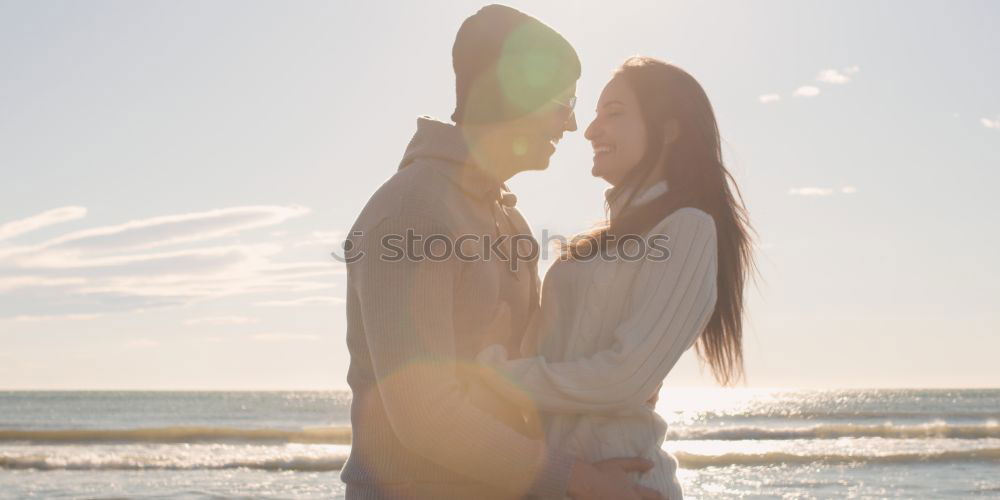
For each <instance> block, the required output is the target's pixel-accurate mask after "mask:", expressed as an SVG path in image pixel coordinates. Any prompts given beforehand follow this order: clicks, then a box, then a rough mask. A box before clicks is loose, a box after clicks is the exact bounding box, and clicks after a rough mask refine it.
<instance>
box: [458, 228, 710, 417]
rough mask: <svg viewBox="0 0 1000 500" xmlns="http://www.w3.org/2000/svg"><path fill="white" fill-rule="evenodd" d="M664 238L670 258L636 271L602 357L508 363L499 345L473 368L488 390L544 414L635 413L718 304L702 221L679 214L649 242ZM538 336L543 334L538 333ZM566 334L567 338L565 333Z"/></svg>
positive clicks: (644, 264) (485, 352) (706, 231)
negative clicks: (482, 370)
mask: <svg viewBox="0 0 1000 500" xmlns="http://www.w3.org/2000/svg"><path fill="white" fill-rule="evenodd" d="M657 234H662V235H666V236H667V237H668V238H669V239H668V240H667V248H668V249H669V257H668V258H667V259H665V260H664V259H650V258H647V259H645V260H644V261H643V262H641V263H640V269H639V272H638V273H637V275H636V276H637V277H636V280H635V283H636V285H635V286H634V287H633V289H632V290H631V292H630V294H629V297H628V303H627V304H628V305H627V309H626V319H625V320H624V321H623V322H622V323H621V324H620V325H618V326H617V327H616V328H615V329H614V332H613V336H614V339H613V342H612V343H611V344H610V345H611V347H610V348H609V349H607V350H603V351H599V352H597V353H595V354H593V355H590V356H586V357H582V358H578V359H574V360H568V361H563V362H548V361H547V360H546V359H545V358H544V357H541V356H539V357H530V358H522V359H508V356H507V352H506V350H505V349H504V348H503V347H502V346H499V345H491V346H488V347H486V348H485V349H483V350H482V351H481V352H480V353H479V354H478V356H477V361H479V362H480V363H483V364H486V365H488V366H491V367H493V368H494V369H495V370H496V373H494V374H491V376H488V377H485V380H486V381H487V383H488V384H489V385H490V386H491V387H492V388H493V389H494V390H496V391H497V392H499V393H500V394H502V395H503V396H504V397H506V398H508V399H510V400H512V401H514V402H516V403H518V404H520V405H521V406H524V407H527V408H532V407H534V408H536V409H537V410H538V411H543V412H549V413H595V412H598V413H616V412H619V411H622V410H631V409H635V408H641V406H642V405H643V404H644V403H645V401H646V400H648V399H649V397H650V395H651V394H653V392H654V391H655V390H656V388H657V386H658V385H659V384H660V382H662V381H663V379H664V378H665V377H666V376H667V373H669V372H670V370H671V369H672V368H673V366H674V364H676V363H677V360H678V359H680V357H681V355H682V354H683V353H684V352H685V351H686V350H687V349H688V348H690V347H691V346H692V345H694V343H695V341H696V340H697V338H698V336H699V335H700V334H701V331H702V330H703V329H704V328H705V326H706V325H707V324H708V321H709V319H710V318H711V316H712V313H713V311H714V309H715V303H716V296H717V290H716V276H717V274H718V255H717V253H718V250H717V235H716V230H715V223H714V221H713V220H712V217H711V216H710V215H708V214H707V213H705V212H703V211H701V210H698V209H695V208H682V209H680V210H677V211H675V212H674V213H672V214H670V215H669V216H667V217H666V218H665V219H664V220H663V221H661V222H660V223H659V224H658V225H657V226H656V227H655V228H654V229H653V231H652V232H650V236H651V235H657ZM542 334H543V335H544V333H542ZM570 334H571V333H570Z"/></svg>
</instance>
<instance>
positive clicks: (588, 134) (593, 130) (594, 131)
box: [583, 118, 601, 141]
mask: <svg viewBox="0 0 1000 500" xmlns="http://www.w3.org/2000/svg"><path fill="white" fill-rule="evenodd" d="M600 135H601V130H600V127H598V126H597V119H596V118H595V119H594V121H592V122H590V125H587V130H586V131H584V132H583V137H584V138H586V139H587V140H588V141H593V140H594V139H596V138H597V137H599V136H600Z"/></svg>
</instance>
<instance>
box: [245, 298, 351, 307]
mask: <svg viewBox="0 0 1000 500" xmlns="http://www.w3.org/2000/svg"><path fill="white" fill-rule="evenodd" d="M344 302H346V301H345V300H344V299H342V298H340V297H333V296H322V297H302V298H298V299H292V300H268V301H264V302H257V303H256V304H254V305H256V306H264V307H296V306H305V305H313V304H343V303H344Z"/></svg>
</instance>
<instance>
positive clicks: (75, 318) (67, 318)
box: [9, 314, 103, 323]
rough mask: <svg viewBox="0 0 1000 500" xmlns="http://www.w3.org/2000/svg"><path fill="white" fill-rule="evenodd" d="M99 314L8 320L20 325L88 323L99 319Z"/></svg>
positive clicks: (24, 316) (17, 317)
mask: <svg viewBox="0 0 1000 500" xmlns="http://www.w3.org/2000/svg"><path fill="white" fill-rule="evenodd" d="M101 317H103V315H101V314H67V315H64V316H27V315H22V316H14V317H13V318H9V319H11V320H13V321H17V322H21V323H41V322H46V321H88V320H92V319H97V318H101Z"/></svg>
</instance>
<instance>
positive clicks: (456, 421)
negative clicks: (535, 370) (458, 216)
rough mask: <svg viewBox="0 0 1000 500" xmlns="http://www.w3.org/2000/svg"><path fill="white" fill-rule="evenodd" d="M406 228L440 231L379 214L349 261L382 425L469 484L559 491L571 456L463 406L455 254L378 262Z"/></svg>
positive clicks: (425, 220)
mask: <svg viewBox="0 0 1000 500" xmlns="http://www.w3.org/2000/svg"><path fill="white" fill-rule="evenodd" d="M407 230H411V231H412V233H411V234H413V235H421V236H423V237H424V238H426V237H428V236H431V235H434V234H444V235H447V232H446V231H444V228H442V227H440V225H438V224H435V223H433V221H432V220H431V218H429V217H426V216H421V215H419V214H416V215H414V214H407V215H400V216H399V217H390V218H385V219H383V220H382V221H381V222H380V223H379V224H378V225H377V226H376V227H375V228H373V230H371V231H369V233H368V234H365V235H363V236H362V245H361V248H362V249H363V250H364V251H365V257H364V258H362V259H361V260H359V261H357V262H354V263H351V264H349V265H350V272H351V273H353V274H354V276H352V278H353V279H352V283H353V284H354V288H355V290H356V293H358V294H359V298H360V303H361V314H362V318H363V321H364V326H365V334H366V337H367V341H368V348H369V351H370V354H371V358H372V365H373V368H374V371H375V376H376V377H377V380H378V390H379V393H380V396H381V399H382V403H383V405H384V407H385V411H386V414H387V416H388V419H389V423H390V425H391V426H392V430H393V431H394V432H395V434H396V436H397V437H398V439H399V440H400V442H401V443H402V444H403V445H404V446H406V447H407V448H409V449H411V450H413V451H414V452H415V453H418V454H420V455H422V456H424V457H426V458H427V459H429V460H431V461H433V462H435V463H438V464H440V465H442V466H445V467H447V468H449V469H451V470H454V471H457V472H459V473H462V474H464V475H466V476H469V477H471V478H474V479H476V480H478V481H481V482H484V483H488V484H491V485H494V486H497V487H499V488H503V489H508V490H512V491H514V492H515V493H519V494H524V493H530V494H536V495H540V496H543V497H556V498H559V497H562V496H564V495H565V494H566V489H567V483H568V481H569V477H570V473H571V470H572V468H573V465H574V458H573V457H572V456H569V455H567V454H565V453H562V452H560V451H558V450H551V449H548V448H547V447H546V446H545V444H544V442H543V441H537V440H532V439H529V438H527V437H525V436H523V435H521V434H519V433H517V432H515V431H514V430H513V429H510V428H509V427H507V426H505V425H503V424H502V423H500V422H499V421H497V420H496V419H495V418H494V417H493V416H492V415H490V414H488V413H486V412H483V411H482V410H480V409H479V408H477V407H475V406H473V405H472V404H470V402H469V398H468V396H467V394H466V392H465V390H464V388H463V387H462V384H461V383H460V381H459V378H458V376H457V364H456V356H455V331H454V325H453V321H452V314H453V298H454V294H455V280H456V276H457V273H458V265H457V264H456V260H454V259H446V260H443V261H437V262H435V261H433V260H431V259H428V258H424V259H423V260H420V261H418V260H417V259H413V258H411V257H420V256H421V255H420V252H419V251H418V252H417V255H410V256H407V255H405V252H404V255H401V256H399V257H400V258H397V259H392V260H386V259H383V257H396V256H397V255H395V254H397V253H398V252H395V251H392V250H389V249H388V247H387V246H386V245H385V244H384V243H390V244H392V245H394V246H396V247H397V248H400V249H405V247H406V245H405V241H403V240H401V239H396V240H392V239H391V237H394V236H395V235H400V236H405V235H406V234H407ZM386 237H390V239H389V240H385V238H386ZM421 246H422V242H421V245H417V246H416V247H417V249H418V250H419V249H420V247H421ZM390 254H392V255H390Z"/></svg>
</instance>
